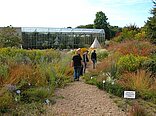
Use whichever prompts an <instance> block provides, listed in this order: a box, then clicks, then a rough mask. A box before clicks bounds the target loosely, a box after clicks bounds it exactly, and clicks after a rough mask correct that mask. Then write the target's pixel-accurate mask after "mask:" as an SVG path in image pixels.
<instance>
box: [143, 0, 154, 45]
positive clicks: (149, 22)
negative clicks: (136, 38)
mask: <svg viewBox="0 0 156 116" xmlns="http://www.w3.org/2000/svg"><path fill="white" fill-rule="evenodd" d="M153 4H154V8H153V9H152V10H151V14H152V15H153V16H152V17H149V18H148V20H147V22H146V24H145V26H144V27H145V29H146V32H147V37H148V38H149V39H150V40H151V41H152V42H153V43H155V44H156V0H154V1H153Z"/></svg>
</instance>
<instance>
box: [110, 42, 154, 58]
mask: <svg viewBox="0 0 156 116" xmlns="http://www.w3.org/2000/svg"><path fill="white" fill-rule="evenodd" d="M108 50H111V51H117V52H119V53H121V54H123V55H127V54H134V55H140V56H148V55H150V53H151V52H152V51H154V50H156V48H155V46H154V45H152V44H151V43H150V42H149V41H137V40H131V41H130V40H127V41H124V42H122V43H115V42H112V43H111V44H110V46H109V48H108Z"/></svg>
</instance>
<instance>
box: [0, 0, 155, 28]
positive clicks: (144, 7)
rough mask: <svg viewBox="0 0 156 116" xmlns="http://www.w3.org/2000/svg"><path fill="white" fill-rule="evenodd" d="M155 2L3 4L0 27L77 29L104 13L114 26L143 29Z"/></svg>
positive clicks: (9, 0) (25, 0)
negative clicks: (129, 26) (100, 12)
mask: <svg viewBox="0 0 156 116" xmlns="http://www.w3.org/2000/svg"><path fill="white" fill-rule="evenodd" d="M152 7H153V3H152V0H0V26H1V27H4V26H8V25H12V26H13V27H17V26H18V27H59V28H64V27H69V26H71V27H73V28H74V27H76V26H79V25H87V24H93V23H94V19H95V14H96V12H98V11H103V12H104V13H105V14H106V16H107V18H108V22H109V23H110V25H112V26H119V27H123V26H126V25H129V24H134V23H135V24H136V25H137V26H139V27H142V26H143V25H144V22H145V21H147V19H148V17H150V16H151V14H150V10H151V9H152Z"/></svg>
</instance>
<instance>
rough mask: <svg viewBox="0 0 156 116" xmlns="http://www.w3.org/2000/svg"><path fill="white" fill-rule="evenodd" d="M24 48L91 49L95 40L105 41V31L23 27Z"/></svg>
mask: <svg viewBox="0 0 156 116" xmlns="http://www.w3.org/2000/svg"><path fill="white" fill-rule="evenodd" d="M21 31H22V39H23V45H22V47H23V48H25V49H46V48H59V49H69V48H78V47H89V46H90V45H91V44H92V42H93V41H94V39H95V38H97V39H98V41H99V42H100V44H101V43H104V41H105V31H104V30H103V29H82V28H43V27H39V28H36V27H22V28H21Z"/></svg>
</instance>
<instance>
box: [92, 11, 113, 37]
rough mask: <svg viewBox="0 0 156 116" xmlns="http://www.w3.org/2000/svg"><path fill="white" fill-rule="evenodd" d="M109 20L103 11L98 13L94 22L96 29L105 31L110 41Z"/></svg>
mask: <svg viewBox="0 0 156 116" xmlns="http://www.w3.org/2000/svg"><path fill="white" fill-rule="evenodd" d="M107 20H108V18H107V16H106V15H105V13H103V12H102V11H100V12H97V13H96V18H95V20H94V28H95V29H104V30H105V36H106V39H110V30H109V23H108V22H107Z"/></svg>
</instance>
